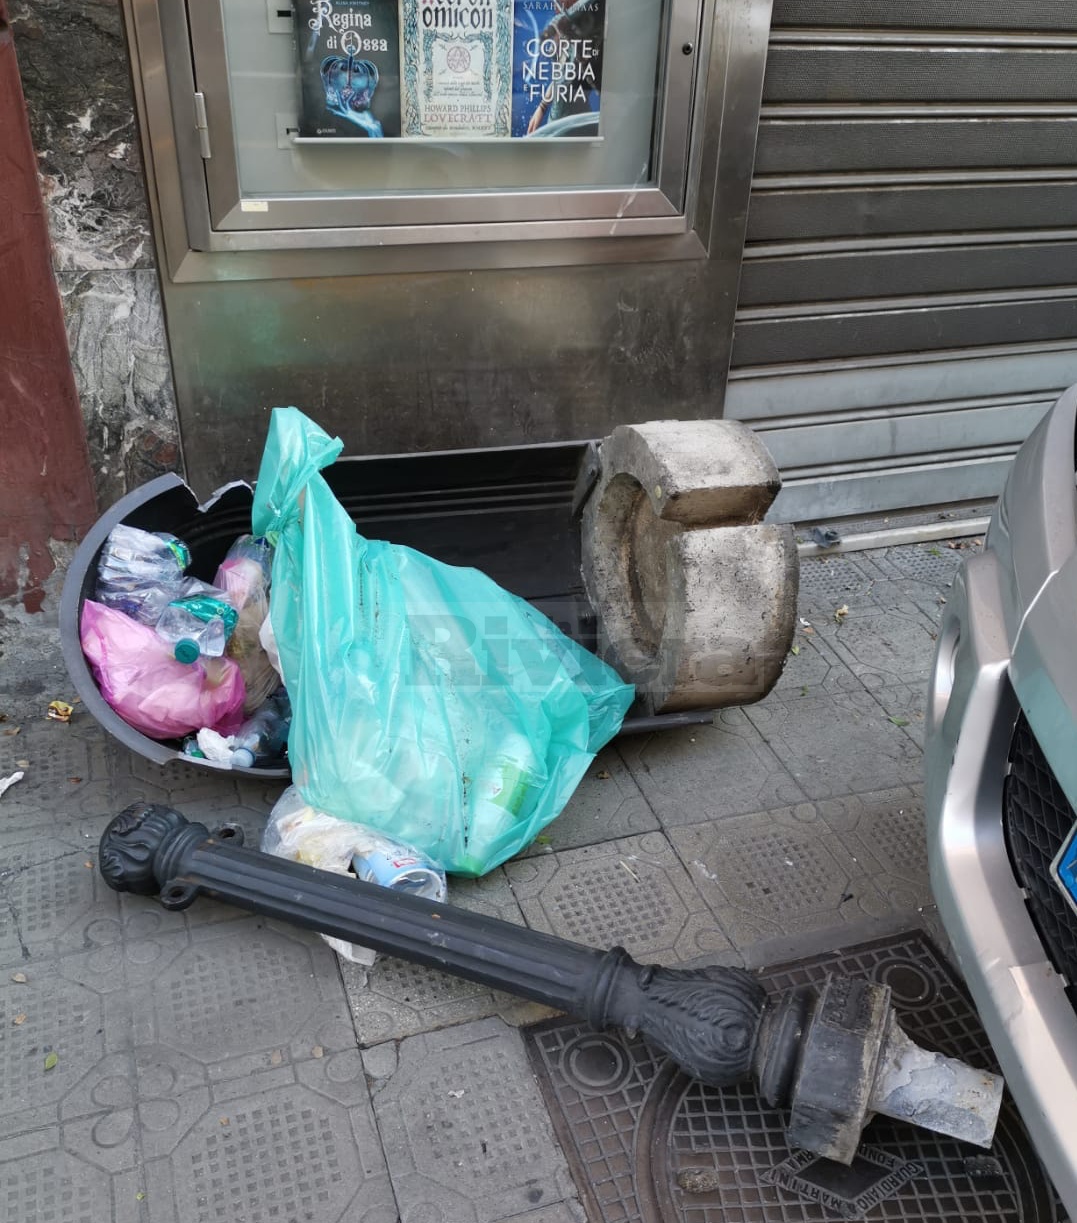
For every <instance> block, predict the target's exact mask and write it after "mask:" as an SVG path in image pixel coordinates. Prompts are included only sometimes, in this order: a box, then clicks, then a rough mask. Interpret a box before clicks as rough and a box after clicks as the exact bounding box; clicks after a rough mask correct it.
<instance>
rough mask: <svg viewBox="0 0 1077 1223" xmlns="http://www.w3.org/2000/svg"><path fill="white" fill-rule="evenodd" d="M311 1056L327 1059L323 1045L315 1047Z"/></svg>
mask: <svg viewBox="0 0 1077 1223" xmlns="http://www.w3.org/2000/svg"><path fill="white" fill-rule="evenodd" d="M310 1055H311V1057H325V1050H324V1049H323V1048H322V1047H321V1045H315V1046H314V1048H313V1049H311V1051H310Z"/></svg>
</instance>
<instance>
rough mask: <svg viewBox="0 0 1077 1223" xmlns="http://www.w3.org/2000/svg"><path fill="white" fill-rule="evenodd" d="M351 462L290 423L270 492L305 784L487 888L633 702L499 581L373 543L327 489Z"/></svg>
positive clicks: (275, 454) (264, 504)
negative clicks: (480, 878) (327, 472)
mask: <svg viewBox="0 0 1077 1223" xmlns="http://www.w3.org/2000/svg"><path fill="white" fill-rule="evenodd" d="M341 449H342V443H341V441H340V439H339V438H331V437H329V435H328V434H326V433H325V432H324V431H323V430H322V429H320V428H319V427H318V426H317V425H316V424H315V423H314V422H313V421H311V420H308V419H307V417H305V416H304V415H303V414H302V413H301V412H299V411H298V410H297V409H296V408H277V409H275V410H274V412H273V414H272V417H271V419H270V426H269V436H268V438H267V441H266V448H265V453H264V455H263V458H262V465H261V470H260V471H259V474H258V482H257V484H256V486H255V496H254V507H253V513H252V527H253V530H254V532H255V534H256V535H259V536H265V537H266V538H268V539H269V541H270V543H271V544H273V545H274V547H275V551H274V555H273V581H272V584H271V586H270V618H271V620H272V628H273V633H274V636H275V637H276V643H277V647H278V649H279V652H280V664H281V665H280V669H281V673H282V675H283V678H284V682H285V685H286V686H287V689H288V692H289V695H290V696H291V699H292V711H293V712H292V726H291V734H290V737H289V740H288V754H289V760H290V763H291V769H292V777H293V780H294V781H295V783H296V785H298V787H299V789H300V791H301V792H302V794H303V797H304V798H305V799H306V800H307V802H309V803H310V805H311V806H312V807H314V808H316V809H317V810H319V811H325V812H328V813H329V814H331V815H335V816H337V817H339V818H342V819H349V820H354V821H356V822H357V823H361V824H366V825H367V826H369V827H371V828H376V829H378V830H380V831H381V832H384V833H385V834H386V835H388V836H390V837H393V838H394V839H398V840H400V841H402V842H404V843H405V844H408V845H414V846H416V847H417V848H418V849H419V850H421V851H422V852H423V853H425V854H426V855H427V856H428V857H430V858H431V859H432V860H433V861H434V862H436V863H438V865H439V866H441V867H442V868H443V869H444V870H446V871H448V872H449V873H450V874H462V875H471V876H474V875H481V874H483V873H485V872H486V871H489V870H491V869H493V868H494V867H495V866H498V865H500V863H502V862H504V861H506V860H507V859H508V858H511V857H512V856H513V855H514V854H517V853H519V852H520V850H522V849H524V848H525V847H526V846H527V845H529V844H530V843H531V841H532V840H533V839H534V838H535V836H536V835H537V834H538V833H539V832H540V831H541V830H542V828H543V827H545V825H546V824H548V823H549V822H550V821H551V820H552V819H553V818H554V817H555V816H556V815H558V814H559V812H560V811H561V809H562V808H563V807H564V805H565V803H566V802H567V801H568V799H569V798H570V797H571V795H572V793H573V791H574V790H575V788H576V786H577V784H578V783H579V781H580V779H581V778H582V777H583V775H584V773H585V772H586V770H587V767H588V765H589V764H590V762H591V761H592V760H593V759H594V756H595V754H596V753H597V752H598V751H599V749H600V748H601V747H602V746H603V745H604V744H605V743H607V742H608V741H609V740H610V739H611V738H612V737H613V736H614V735H615V734H616V733H617V731H618V730H619V729H620V725H621V722H622V720H623V718H624V715H625V713H626V712H627V711H628V707H629V705H630V704H631V702H632V699H633V696H634V690H633V688H632V686H631V685H629V684H626V683H624V681H623V680H621V678H620V677H619V676H618V675H617V673H616V672H615V671H614V670H613V669H612V668H610V667H608V666H607V665H606V664H605V663H604V662H602V661H601V660H600V659H598V658H596V657H595V656H594V655H593V654H591V653H589V652H588V651H587V650H585V649H584V648H583V647H582V646H580V645H579V644H578V643H576V642H574V641H572V640H571V639H570V638H568V637H566V636H565V634H563V633H562V632H561V631H560V630H559V629H558V628H557V626H556V625H554V624H553V623H552V622H551V621H550V620H548V619H547V618H546V617H545V616H543V615H542V614H541V613H540V612H538V611H537V610H536V609H535V608H534V607H532V606H531V605H530V604H529V603H527V602H526V601H525V600H523V599H520V598H517V597H516V596H515V595H512V594H510V593H508V592H507V591H505V590H503V589H502V588H501V587H499V586H498V585H497V584H496V583H495V582H494V581H492V580H491V579H490V578H488V577H487V576H486V575H485V574H482V573H479V572H478V571H477V570H475V569H467V568H458V567H456V566H452V565H446V564H443V563H441V562H440V561H437V560H434V559H432V558H431V557H428V556H424V555H423V554H422V553H419V552H416V551H414V550H413V549H411V548H407V547H403V546H401V545H397V544H392V543H387V542H383V541H378V540H370V539H366V538H364V537H363V536H361V535H360V534H359V533H358V531H357V530H356V527H355V524H354V522H353V521H352V519H351V518H350V517H349V515H348V513H347V511H346V510H345V509H344V508H343V506H341V504H340V503H339V502H338V501H337V500H336V498H335V497H334V496H333V493H332V491H331V489H330V487H329V485H328V483H327V482H326V481H325V479H324V478H323V477H322V475H321V474H320V472H321V469H322V468H323V467H326V466H328V465H329V464H330V463H332V462H333V461H334V460H335V459H336V457H337V456H338V455H339V454H340V451H341Z"/></svg>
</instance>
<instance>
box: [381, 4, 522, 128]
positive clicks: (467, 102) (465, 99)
mask: <svg viewBox="0 0 1077 1223" xmlns="http://www.w3.org/2000/svg"><path fill="white" fill-rule="evenodd" d="M400 10H401V39H402V47H403V83H402V89H401V93H402V105H403V134H404V135H405V136H411V137H426V138H428V139H431V138H432V139H443V140H475V139H489V138H491V137H499V136H500V137H507V136H508V135H509V134H510V133H509V124H510V119H511V115H512V0H401V4H400Z"/></svg>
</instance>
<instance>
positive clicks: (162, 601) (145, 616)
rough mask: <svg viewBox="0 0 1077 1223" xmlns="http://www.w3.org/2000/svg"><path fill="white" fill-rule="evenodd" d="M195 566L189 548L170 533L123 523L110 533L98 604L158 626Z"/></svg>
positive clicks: (104, 551)
mask: <svg viewBox="0 0 1077 1223" xmlns="http://www.w3.org/2000/svg"><path fill="white" fill-rule="evenodd" d="M190 563H191V554H190V552H189V551H188V549H187V545H186V544H184V543H183V541H182V540H180V539H177V538H176V536H175V535H169V534H168V533H167V532H164V531H159V532H151V531H142V530H139V528H138V527H129V526H126V525H125V524H123V523H120V524H119V525H118V526H115V527H113V528H112V530H111V531H110V532H109V536H108V539H107V540H106V541H105V546H104V547H103V548H102V550H101V556H100V558H99V559H98V562H97V589H96V592H95V597H96V600H97V602H99V603H102V604H104V605H105V606H106V607H111V608H113V609H114V610H115V611H120V612H123V614H124V615H125V616H130V617H131V619H132V620H138V621H139V622H140V623H142V624H156V623H157V620H158V619H159V618H160V616H161V613H162V612H163V611H164V609H165V607H166V606H167V605H168V604H169V603H170V602H171V601H172V600H173V599H175V598H177V597H178V596H179V594H180V589H181V587H182V585H183V582H184V581H185V579H184V576H183V572H184V570H185V569H186V568H187V566H188V565H189V564H190Z"/></svg>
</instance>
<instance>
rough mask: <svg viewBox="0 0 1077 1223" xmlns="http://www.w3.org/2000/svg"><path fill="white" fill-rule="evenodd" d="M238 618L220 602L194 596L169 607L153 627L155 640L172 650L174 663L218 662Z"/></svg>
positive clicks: (230, 606)
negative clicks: (217, 659) (162, 642)
mask: <svg viewBox="0 0 1077 1223" xmlns="http://www.w3.org/2000/svg"><path fill="white" fill-rule="evenodd" d="M216 594H218V595H219V594H220V592H219V591H218V592H216ZM238 618H239V617H238V615H237V613H236V609H235V608H234V607H233V606H232V605H231V603H228V602H226V601H225V600H224V599H223V598H218V597H214V595H207V594H197V595H192V596H190V597H188V598H184V599H177V600H175V601H174V602H172V603H169V604H168V606H167V607H166V608H165V609H164V611H163V612H162V613H161V618H160V619H159V620H158V621H157V624H156V626H155V627H156V630H157V636H158V637H160V638H162V640H164V641H167V642H168V643H169V644H170V645H171V646H173V647H174V648H173V651H172V653H173V656H174V657H175V659H176V661H177V662H186V663H193V662H196V661H197V660H198V659H199V658H202V657H204V658H220V657H221V655H222V654H223V653H224V648H225V646H226V645H227V644H228V638H229V637H230V636H231V634H232V630H233V629H234V628H235V627H236V621H237V620H238Z"/></svg>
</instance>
